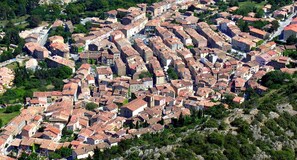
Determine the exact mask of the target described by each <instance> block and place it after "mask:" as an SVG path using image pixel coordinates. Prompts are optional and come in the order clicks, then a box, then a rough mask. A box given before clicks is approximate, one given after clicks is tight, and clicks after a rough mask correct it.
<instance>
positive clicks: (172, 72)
mask: <svg viewBox="0 0 297 160" xmlns="http://www.w3.org/2000/svg"><path fill="white" fill-rule="evenodd" d="M167 73H168V76H169V78H170V79H178V75H177V73H176V72H175V70H174V68H172V67H169V68H168V70H167Z"/></svg>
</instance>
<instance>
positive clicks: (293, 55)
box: [283, 49, 297, 60]
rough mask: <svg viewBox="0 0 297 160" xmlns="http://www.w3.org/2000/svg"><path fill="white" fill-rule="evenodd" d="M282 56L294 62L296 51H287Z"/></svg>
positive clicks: (296, 58)
mask: <svg viewBox="0 0 297 160" xmlns="http://www.w3.org/2000/svg"><path fill="white" fill-rule="evenodd" d="M283 55H284V56H288V57H291V58H292V59H294V60H297V51H296V50H290V49H287V50H285V51H284V52H283Z"/></svg>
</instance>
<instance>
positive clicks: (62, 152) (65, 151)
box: [49, 147, 72, 159]
mask: <svg viewBox="0 0 297 160" xmlns="http://www.w3.org/2000/svg"><path fill="white" fill-rule="evenodd" d="M71 155H72V149H71V148H67V147H62V148H60V149H59V150H56V151H55V152H51V153H49V159H61V158H68V157H70V156H71Z"/></svg>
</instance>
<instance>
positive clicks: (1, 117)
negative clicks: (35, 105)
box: [0, 109, 20, 126]
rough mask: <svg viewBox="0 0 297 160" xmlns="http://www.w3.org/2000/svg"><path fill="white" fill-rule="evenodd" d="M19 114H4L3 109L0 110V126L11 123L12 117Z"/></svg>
mask: <svg viewBox="0 0 297 160" xmlns="http://www.w3.org/2000/svg"><path fill="white" fill-rule="evenodd" d="M19 114H20V112H19V111H16V112H12V113H5V109H0V124H1V126H3V125H5V124H7V123H8V122H9V121H11V120H12V119H13V118H14V117H16V116H17V115H19Z"/></svg>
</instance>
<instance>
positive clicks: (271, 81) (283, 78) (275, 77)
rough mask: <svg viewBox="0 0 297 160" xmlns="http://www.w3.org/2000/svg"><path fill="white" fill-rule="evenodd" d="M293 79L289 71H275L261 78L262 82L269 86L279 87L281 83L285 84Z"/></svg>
mask: <svg viewBox="0 0 297 160" xmlns="http://www.w3.org/2000/svg"><path fill="white" fill-rule="evenodd" d="M290 81H292V77H291V75H289V74H288V73H283V72H281V71H273V72H269V73H267V74H266V75H264V76H263V77H262V79H261V83H262V84H263V85H264V86H266V87H269V88H273V89H276V88H279V87H280V86H281V85H284V84H286V83H288V82H290Z"/></svg>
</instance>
